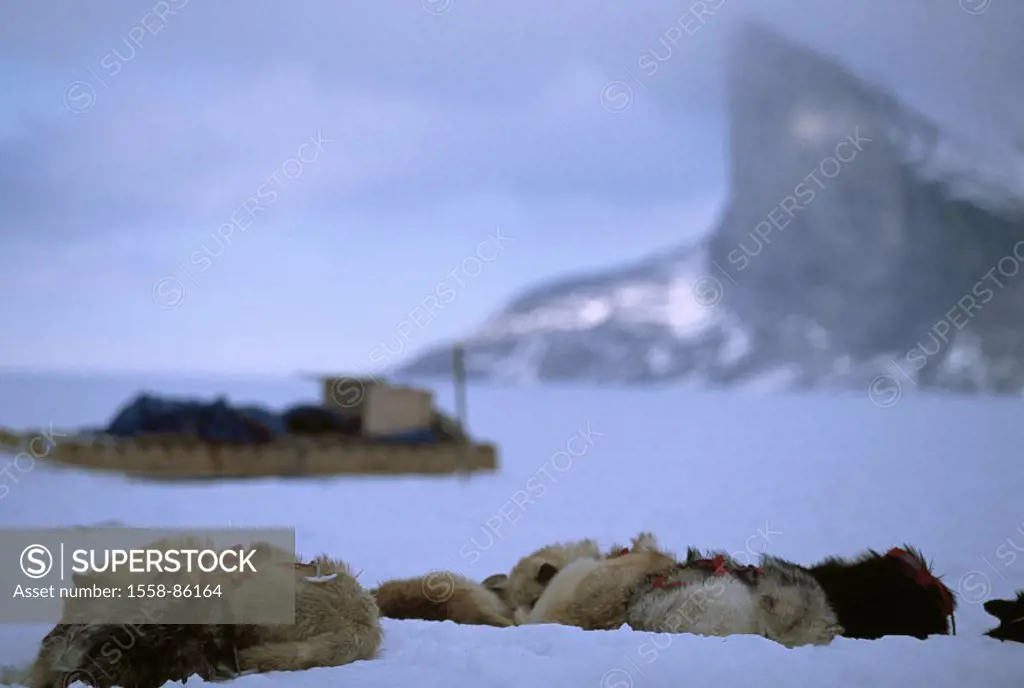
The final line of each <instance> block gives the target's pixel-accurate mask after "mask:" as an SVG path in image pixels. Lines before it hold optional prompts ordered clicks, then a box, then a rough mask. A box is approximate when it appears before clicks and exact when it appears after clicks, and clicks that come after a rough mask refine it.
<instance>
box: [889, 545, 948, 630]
mask: <svg viewBox="0 0 1024 688" xmlns="http://www.w3.org/2000/svg"><path fill="white" fill-rule="evenodd" d="M885 556H887V557H892V558H893V559H897V560H898V561H900V562H901V563H902V564H903V566H904V569H905V570H906V571H907V573H908V574H909V575H910V577H911V578H913V579H914V582H915V583H917V584H918V585H920V586H921V587H923V588H932V589H933V590H936V591H938V593H939V597H940V598H941V599H942V613H943V614H945V615H946V616H951V615H952V614H953V598H952V597H950V595H949V591H948V590H947V589H946V586H945V585H943V584H942V581H940V580H939V579H938V578H936V577H935V576H934V575H933V574H932V572H931V571H929V570H928V565H927V564H925V563H924V562H923V561H921V558H920V557H918V556H915V555H914V554H912V553H911V552H908V551H907V550H905V549H902V548H900V547H893V548H892V549H891V550H889V551H888V552H887V553H886V555H885Z"/></svg>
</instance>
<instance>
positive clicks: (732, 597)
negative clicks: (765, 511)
mask: <svg viewBox="0 0 1024 688" xmlns="http://www.w3.org/2000/svg"><path fill="white" fill-rule="evenodd" d="M713 556H718V557H720V559H721V561H722V566H723V568H722V569H721V571H718V572H716V571H712V570H709V569H708V568H706V567H704V566H701V565H699V563H701V562H704V561H710V560H711V558H712V557H713ZM522 623H527V624H533V623H560V624H565V625H571V626H578V627H580V628H584V629H589V630H596V629H612V628H618V627H620V626H621V625H622V624H623V623H628V624H629V626H630V627H632V628H633V629H634V630H644V631H655V632H670V633H695V634H699V635H716V636H724V635H733V634H757V635H763V636H765V637H767V638H770V639H772V640H775V641H776V642H779V643H781V644H783V645H787V646H790V647H793V646H797V645H805V644H818V645H820V644H827V643H829V642H831V641H832V639H833V638H834V637H835V636H836V635H837V634H838V633H839V632H840V631H841V630H842V629H841V628H840V627H839V626H838V624H837V620H836V617H835V614H834V613H833V612H832V610H831V609H830V608H829V606H828V603H827V600H826V598H825V594H824V591H822V589H821V588H820V586H818V585H817V583H816V581H815V580H814V579H813V578H812V577H811V576H809V575H807V574H806V573H805V572H803V571H801V570H800V568H799V567H797V566H796V565H792V564H788V562H783V561H782V560H777V559H774V558H770V557H766V558H765V559H764V561H763V562H762V567H761V568H760V569H759V570H757V571H756V572H755V571H754V570H753V569H751V568H750V567H741V566H739V565H738V564H736V563H735V562H733V561H731V560H729V559H728V558H727V557H725V555H722V554H717V555H716V554H715V553H711V554H708V555H702V554H700V553H699V552H697V551H696V550H692V549H691V550H690V551H689V552H688V555H687V560H686V561H685V562H683V563H680V562H679V561H678V560H677V559H676V557H675V556H674V555H672V554H671V553H669V552H664V551H661V550H660V549H659V547H658V545H657V541H656V539H655V538H654V536H653V535H652V534H650V533H642V534H641V535H640V536H638V537H637V538H634V539H633V547H632V548H630V549H629V550H628V551H625V552H621V551H617V550H616V549H613V551H612V552H611V553H609V554H607V555H605V556H604V557H602V558H592V557H580V558H578V559H576V560H575V561H573V562H571V563H570V564H569V565H567V566H565V567H564V568H563V569H562V570H560V571H559V572H558V573H557V574H556V575H555V576H553V577H552V579H551V580H550V582H549V583H548V585H547V586H546V588H545V590H544V592H543V594H542V595H541V597H540V598H539V600H538V601H537V603H536V604H535V605H534V607H533V609H532V610H531V611H530V612H529V613H528V614H526V615H525V616H524V618H523V619H522Z"/></svg>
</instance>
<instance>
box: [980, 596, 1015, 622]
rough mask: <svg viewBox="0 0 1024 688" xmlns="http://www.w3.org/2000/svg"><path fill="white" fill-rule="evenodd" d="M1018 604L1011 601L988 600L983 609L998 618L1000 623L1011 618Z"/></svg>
mask: <svg viewBox="0 0 1024 688" xmlns="http://www.w3.org/2000/svg"><path fill="white" fill-rule="evenodd" d="M1016 606H1017V604H1016V603H1014V602H1011V601H1010V600H988V601H986V602H985V604H983V605H982V607H984V608H985V611H986V612H988V613H989V614H991V615H992V616H994V617H996V618H997V619H999V620H1000V621H1003V620H1005V619H1008V618H1010V617H1011V616H1012V615H1013V613H1014V607H1016Z"/></svg>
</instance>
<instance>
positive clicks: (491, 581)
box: [483, 573, 508, 594]
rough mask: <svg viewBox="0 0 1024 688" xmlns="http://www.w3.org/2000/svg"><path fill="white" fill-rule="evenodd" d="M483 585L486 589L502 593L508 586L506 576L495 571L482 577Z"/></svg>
mask: <svg viewBox="0 0 1024 688" xmlns="http://www.w3.org/2000/svg"><path fill="white" fill-rule="evenodd" d="M483 585H484V587H485V588H487V589H488V590H493V591H494V592H496V593H499V594H500V593H503V592H505V589H506V588H508V576H506V575H505V574H504V573H496V574H494V575H493V576H487V578H484V583H483Z"/></svg>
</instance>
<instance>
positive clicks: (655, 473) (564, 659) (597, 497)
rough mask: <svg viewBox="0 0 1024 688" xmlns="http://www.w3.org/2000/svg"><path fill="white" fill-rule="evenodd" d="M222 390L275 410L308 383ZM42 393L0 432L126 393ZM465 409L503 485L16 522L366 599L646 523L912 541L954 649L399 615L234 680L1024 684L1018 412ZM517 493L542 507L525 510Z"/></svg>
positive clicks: (61, 500)
mask: <svg viewBox="0 0 1024 688" xmlns="http://www.w3.org/2000/svg"><path fill="white" fill-rule="evenodd" d="M97 384H98V383H97ZM118 384H124V385H128V383H126V382H125V383H121V382H119V383H118ZM209 384H211V385H212V383H209ZM128 386H132V387H135V388H149V389H153V390H154V391H157V392H166V391H172V390H177V389H178V387H179V385H178V384H177V383H175V384H172V383H167V382H161V381H152V380H146V381H136V382H135V383H133V384H131V385H128ZM217 388H218V391H223V392H225V393H227V394H228V395H229V397H230V398H232V399H239V400H241V399H243V398H244V399H257V400H260V401H263V402H264V403H268V404H274V405H278V404H284V403H288V402H290V401H293V400H294V397H293V395H294V393H295V390H296V389H297V388H296V386H295V385H294V384H292V383H277V384H268V385H264V386H262V387H261V386H260V385H258V384H254V383H238V384H235V385H230V384H229V385H218V386H217ZM37 389H38V390H39V394H40V395H42V394H43V393H44V392H46V389H44V388H43V386H37ZM48 389H49V390H50V392H49V393H50V394H51V396H50V399H51V401H50V403H49V405H48V408H47V412H48V414H49V415H48V416H47V418H46V419H45V420H40V419H38V418H34V419H30V418H29V416H30V415H33V414H35V415H38V411H37V410H35V409H27V408H26V404H24V403H23V401H22V399H23V397H24V396H25V395H24V394H22V393H21V392H20V391H19V390H17V389H11V388H10V387H7V386H4V387H0V416H3V417H4V418H8V419H11V420H10V421H9V422H10V423H12V424H14V425H16V426H19V427H21V426H28V425H36V426H39V425H45V424H46V423H47V422H48V420H51V419H52V421H53V422H54V423H55V425H56V426H57V427H61V426H65V425H67V424H68V423H71V422H83V423H98V422H101V421H102V420H103V419H104V418H105V417H106V416H107V415H109V413H110V412H112V411H113V406H114V404H115V402H114V399H115V397H117V395H116V394H105V393H101V392H92V393H90V394H88V395H86V394H85V393H84V392H83V390H81V389H79V388H75V387H73V386H71V385H68V384H66V383H60V381H55V382H54V383H53V384H52V385H51V386H50V387H49V388H48ZM73 389H78V391H77V392H74V393H72V390H73ZM196 391H197V392H198V391H202V392H203V393H208V392H209V391H210V390H208V389H206V388H199V387H197V388H196ZM438 394H439V396H440V398H441V401H442V403H445V404H447V403H448V402H450V394H449V393H448V392H447V391H446V390H445V389H443V388H442V389H439V390H438ZM100 398H104V399H108V401H107V402H106V403H97V401H96V400H97V399H100ZM470 399H471V401H472V415H473V423H474V430H475V431H476V432H477V433H479V434H481V435H482V436H485V437H490V438H494V439H495V440H496V441H497V442H498V443H499V445H500V447H501V452H502V453H501V459H502V462H503V469H502V471H501V472H500V473H498V474H495V475H487V476H479V477H474V478H472V479H470V480H468V481H460V480H458V479H445V478H429V479H427V478H425V479H412V478H401V479H386V478H381V479H349V480H324V479H317V480H311V481H304V480H290V481H275V480H263V481H253V482H248V483H197V484H192V485H189V484H184V485H169V484H145V483H138V482H132V481H129V480H126V479H123V478H115V477H97V476H95V475H83V474H81V473H78V472H74V471H60V472H52V471H47V470H46V469H45V468H44V467H43V466H42V464H36V465H35V466H34V467H33V469H32V470H30V471H27V472H24V473H22V472H14V473H13V474H14V475H15V476H16V477H17V479H18V482H17V484H14V483H9V484H8V487H9V488H10V489H9V491H8V492H7V493H6V494H5V496H4V497H3V499H2V500H0V527H16V526H34V527H46V526H62V525H72V524H75V525H80V524H96V523H102V522H109V521H121V522H124V523H127V524H129V525H135V526H151V527H157V526H165V527H166V526H175V525H179V526H193V527H199V526H211V527H224V526H226V525H233V526H239V527H243V526H244V527H251V526H259V525H285V526H294V527H295V528H296V532H297V543H298V548H299V550H300V551H301V553H303V554H306V555H312V554H314V553H316V552H319V551H327V552H329V553H332V554H335V555H337V556H341V557H344V558H345V559H346V560H348V561H349V562H350V563H351V564H352V565H353V566H354V568H355V569H356V570H357V571H362V573H361V575H360V579H361V580H363V581H365V582H366V583H367V584H372V583H375V582H377V581H380V580H384V579H387V578H392V577H399V576H407V575H416V574H422V573H425V572H427V571H429V570H432V569H443V568H447V569H454V570H456V571H459V572H462V573H464V574H466V575H468V576H471V577H474V578H477V579H480V578H483V577H484V576H486V575H489V574H490V573H494V572H496V571H502V570H507V569H508V568H509V567H510V566H511V565H512V564H513V563H514V562H515V560H516V559H517V558H518V557H519V556H520V555H522V554H523V553H525V552H528V551H531V550H532V549H534V548H536V547H538V546H540V545H542V544H545V543H547V542H550V541H553V540H563V539H570V538H577V537H582V536H594V537H597V538H599V539H600V540H601V541H602V542H603V543H605V544H610V543H611V542H613V541H622V540H624V539H626V538H628V537H629V536H631V535H634V534H635V533H636V532H637V531H639V530H643V529H650V530H653V531H655V532H656V533H658V535H659V536H660V537H661V539H662V540H663V542H664V544H665V545H666V546H669V547H672V548H675V549H677V550H681V549H683V548H684V547H685V546H686V545H688V544H694V545H697V546H702V547H724V548H726V549H728V550H729V551H730V552H732V553H733V555H734V556H736V557H737V558H740V559H745V558H750V557H753V556H756V555H757V554H758V553H760V552H761V551H765V550H767V551H770V552H773V553H776V554H779V555H781V556H786V557H791V558H794V559H796V560H799V561H814V560H816V559H818V558H821V557H824V556H825V555H828V554H833V553H835V554H854V553H856V552H858V551H860V550H861V549H863V548H865V547H869V546H871V547H876V548H886V547H888V546H891V545H893V544H898V543H902V542H903V541H905V540H906V541H909V542H912V543H914V544H916V545H918V546H920V547H921V548H922V549H923V551H924V552H925V554H926V555H927V556H928V557H929V558H931V559H932V560H933V561H934V566H935V569H936V571H937V573H940V574H943V575H944V578H945V581H946V583H947V584H948V585H949V586H950V587H951V588H953V589H954V590H956V591H957V592H958V595H959V607H960V608H959V610H958V613H957V630H958V635H957V636H956V637H951V638H935V639H931V640H928V641H926V642H919V641H916V640H911V639H906V638H887V639H883V640H880V641H872V642H869V641H852V640H843V639H840V640H838V641H837V642H835V643H834V644H833V645H830V646H828V647H824V648H802V649H797V650H785V649H783V648H781V647H778V646H775V645H773V644H772V643H770V642H769V641H766V640H763V639H761V638H743V637H733V638H727V639H720V638H697V637H691V636H669V635H657V634H647V633H634V632H632V631H630V630H628V629H620V630H617V631H611V632H583V631H578V630H575V629H569V628H558V627H532V628H513V629H491V628H469V627H457V626H455V625H453V624H450V623H443V624H440V623H428V622H399V621H386V622H385V624H384V628H385V642H384V648H383V652H382V654H381V657H380V658H379V659H377V660H374V661H371V662H361V663H357V664H354V665H350V666H347V667H342V668H337V669H320V670H313V671H307V672H299V673H296V674H271V675H262V676H250V677H245V678H242V679H239V680H237V681H234V682H230V683H229V684H228V686H236V685H237V686H246V687H252V688H257V687H260V686H263V687H266V688H283V687H284V686H309V687H310V688H312V687H313V686H316V687H317V688H321V687H325V686H326V687H330V686H346V687H348V688H352V687H353V686H367V687H369V686H373V687H375V688H376V687H379V688H389V687H391V686H394V687H396V688H400V687H405V686H409V685H416V686H445V688H462V687H463V686H466V687H469V686H473V687H474V688H477V687H479V686H509V687H510V688H511V687H513V686H522V685H530V686H538V687H547V686H551V688H562V687H563V686H575V685H580V686H595V687H597V688H634V687H635V688H641V687H642V686H651V687H662V686H664V688H670V687H673V686H678V685H680V682H681V681H698V682H715V683H722V682H725V684H726V685H730V686H732V685H735V686H789V685H808V686H865V687H867V686H871V687H875V686H893V687H894V688H895V687H896V686H907V685H928V686H933V687H935V688H943V687H945V686H951V687H952V686H963V685H984V686H995V687H997V688H999V687H1002V686H1006V687H1009V686H1018V685H1020V677H1021V675H1024V652H1020V651H1019V650H1020V649H1021V648H1020V647H1019V646H1013V645H1006V644H1001V643H999V642H997V641H993V640H990V639H987V638H984V637H982V636H981V633H982V632H983V631H984V630H986V629H987V628H988V627H989V626H990V623H991V621H990V619H989V617H987V615H986V614H985V613H984V612H983V611H982V609H981V606H980V603H981V602H982V601H984V599H986V598H988V597H989V596H1000V597H1001V596H1005V595H1007V594H1009V593H1011V592H1012V591H1013V590H1015V589H1017V588H1020V587H1024V557H1022V556H1020V554H1019V553H1020V552H1024V523H1022V521H1021V519H1022V515H1021V513H1020V510H1019V504H1018V501H1017V500H1016V496H1017V495H1016V492H1015V490H1017V489H1018V486H1019V485H1020V484H1021V483H1022V481H1024V465H1022V464H1021V462H1020V461H1018V460H1017V455H1016V447H1019V446H1020V445H1021V443H1024V428H1022V427H1021V426H1020V424H1019V423H1016V422H1015V420H1016V419H1017V417H1018V416H1019V409H1018V408H1017V404H1016V403H1015V402H1013V401H1009V400H985V401H982V402H978V401H976V400H975V401H967V400H963V399H955V398H953V399H943V398H930V397H922V398H919V399H915V400H914V401H913V402H910V401H903V402H902V403H899V404H897V405H895V406H893V407H892V408H888V409H879V408H877V407H876V406H874V405H872V404H871V403H869V402H868V400H867V399H866V398H864V397H863V396H856V397H849V398H843V397H831V398H827V397H823V396H821V395H783V396H779V397H775V398H771V399H764V398H756V397H742V396H737V395H733V394H724V393H713V392H704V393H692V392H681V391H678V390H673V391H639V390H618V391H612V390H605V391H583V390H536V389H512V390H508V389H505V390H501V389H493V388H492V389H487V388H477V387H474V388H472V389H471V390H470ZM965 457H969V461H965ZM9 460H10V459H9V457H0V462H8V461H9ZM522 490H529V494H530V496H531V499H530V501H528V502H525V503H524V502H522V500H520V504H521V505H520V506H518V507H517V506H516V505H515V503H514V502H513V501H512V500H513V497H514V495H515V494H516V493H517V491H522ZM46 630H47V629H46V628H40V627H24V626H3V625H0V664H16V665H24V664H25V663H26V662H28V661H29V660H30V658H31V655H32V652H33V650H34V648H35V646H36V643H37V642H38V640H39V638H40V637H41V636H42V635H43V634H44V633H45V632H46ZM189 685H196V684H195V683H192V684H189Z"/></svg>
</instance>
